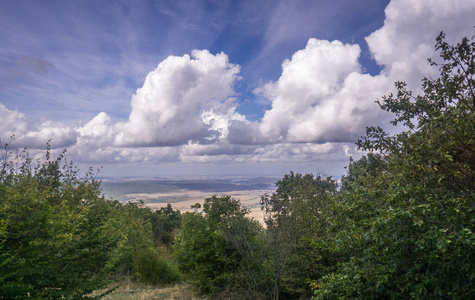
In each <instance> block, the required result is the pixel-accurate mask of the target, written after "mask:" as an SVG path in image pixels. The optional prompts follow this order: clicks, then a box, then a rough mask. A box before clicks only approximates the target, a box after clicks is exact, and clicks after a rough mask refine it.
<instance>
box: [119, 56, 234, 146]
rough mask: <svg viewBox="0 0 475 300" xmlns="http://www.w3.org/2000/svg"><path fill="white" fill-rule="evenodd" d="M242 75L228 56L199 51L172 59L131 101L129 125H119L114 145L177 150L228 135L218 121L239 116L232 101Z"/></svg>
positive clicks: (162, 66) (152, 75) (161, 64)
mask: <svg viewBox="0 0 475 300" xmlns="http://www.w3.org/2000/svg"><path fill="white" fill-rule="evenodd" d="M238 72H239V66H237V65H233V64H230V63H229V61H228V57H227V56H226V55H225V54H224V53H219V54H217V55H212V54H211V53H209V51H207V50H203V51H197V50H195V51H193V52H192V57H190V56H188V55H184V56H182V57H176V56H171V57H168V58H167V59H166V60H164V61H163V62H162V63H160V64H159V65H158V67H157V69H156V70H155V71H153V72H151V73H149V74H148V76H147V78H146V79H145V83H144V85H143V87H142V88H140V89H138V90H137V93H136V94H135V95H134V96H133V97H132V103H131V105H132V111H131V113H130V117H129V120H128V122H125V123H120V124H117V126H116V131H117V135H116V137H115V144H116V145H118V146H176V145H183V144H186V143H188V141H190V140H193V141H199V142H201V143H205V142H213V141H216V139H217V138H219V137H220V136H221V135H222V133H223V132H222V131H223V130H225V129H224V128H223V127H222V126H220V125H221V123H220V121H219V120H220V119H221V120H222V119H223V118H220V117H219V116H221V115H225V116H228V118H229V117H232V115H234V111H233V105H234V104H233V103H232V102H233V99H232V98H231V97H232V96H233V95H234V93H235V92H234V89H233V84H234V82H235V81H236V79H237V78H238V77H237V74H238ZM213 115H216V117H214V118H213V117H212V116H213ZM210 116H211V117H210ZM222 125H223V126H226V125H227V124H226V123H225V122H224V123H222Z"/></svg>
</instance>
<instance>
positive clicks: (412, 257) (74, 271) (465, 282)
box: [0, 34, 475, 299]
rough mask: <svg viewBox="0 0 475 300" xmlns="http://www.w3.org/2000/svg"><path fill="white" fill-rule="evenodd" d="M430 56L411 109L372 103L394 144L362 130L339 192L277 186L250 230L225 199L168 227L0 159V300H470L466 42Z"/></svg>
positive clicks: (472, 141)
mask: <svg viewBox="0 0 475 300" xmlns="http://www.w3.org/2000/svg"><path fill="white" fill-rule="evenodd" d="M436 49H437V50H439V51H440V53H441V58H442V59H443V63H441V64H437V63H435V62H432V64H433V65H434V67H438V68H439V70H440V77H438V78H437V79H430V78H427V79H424V80H423V84H422V91H423V93H422V94H421V95H419V96H414V95H412V94H411V92H410V91H408V90H407V89H406V86H405V84H404V83H402V82H399V83H397V84H396V87H397V93H396V94H395V95H389V96H386V97H383V99H382V101H380V102H379V105H380V106H381V108H382V109H384V110H387V111H389V112H392V113H393V114H394V115H395V119H394V121H393V124H394V125H399V126H400V128H405V130H400V133H398V134H390V133H388V132H385V131H384V130H383V129H381V128H379V127H376V128H375V127H370V128H368V129H367V133H366V135H365V136H364V137H362V139H361V140H359V141H358V143H357V145H358V146H359V148H360V149H362V150H365V151H367V153H368V154H367V155H366V156H364V157H362V158H361V159H359V160H356V161H350V164H349V166H348V168H347V174H346V175H345V176H343V177H342V179H341V182H337V181H336V180H334V179H332V178H331V177H324V176H316V177H315V176H313V175H311V174H307V175H301V174H294V173H292V172H291V173H290V174H287V175H285V176H284V177H283V178H282V179H281V180H279V181H278V182H277V183H276V187H277V189H276V192H275V193H273V194H272V195H264V196H263V197H262V199H261V207H262V210H263V214H264V224H261V223H259V222H258V221H256V220H253V219H250V218H248V217H247V214H248V210H247V209H246V208H243V207H242V206H241V205H240V203H239V201H238V200H235V199H232V198H230V197H228V196H221V197H216V196H215V197H211V198H208V199H206V200H205V202H204V205H203V206H202V207H201V205H199V204H197V205H194V206H192V208H193V210H194V211H193V212H187V213H184V214H180V212H179V211H174V210H173V209H172V208H171V206H168V207H166V208H163V209H161V210H158V211H156V212H154V211H152V210H150V209H149V208H147V207H145V206H144V205H142V204H141V203H135V204H134V203H129V204H125V205H123V204H121V203H119V202H117V201H108V200H105V199H103V197H101V192H100V188H99V186H100V183H99V182H98V181H97V180H96V179H95V176H94V174H93V172H89V173H88V174H87V175H86V176H85V177H81V178H79V177H78V172H77V170H76V169H75V168H74V166H73V165H72V164H66V163H64V157H63V156H60V157H58V158H56V159H54V160H52V159H51V158H50V157H49V151H47V157H46V162H44V163H35V166H33V164H32V162H31V160H30V159H29V158H28V156H27V152H22V151H20V152H16V154H15V153H11V152H8V151H3V152H2V153H3V156H4V157H3V164H2V170H1V173H0V201H1V202H0V220H1V221H0V222H1V223H0V251H1V252H0V295H2V297H3V298H5V299H10V298H14V297H17V298H22V297H23V298H26V297H32V298H36V299H42V298H44V299H49V298H80V297H85V296H88V295H90V293H91V292H92V291H94V290H98V289H102V288H105V287H109V288H111V287H113V285H112V286H111V285H110V283H111V282H116V281H118V279H120V278H123V277H124V276H130V277H131V278H132V279H133V280H137V281H142V282H148V283H152V284H164V283H172V282H179V281H181V280H182V279H184V280H186V281H187V282H189V283H190V284H191V285H192V286H193V287H194V288H196V289H197V290H199V291H200V292H201V293H203V294H204V295H208V296H209V297H210V298H215V299H279V298H280V299H299V298H314V299H413V298H414V299H475V251H474V249H475V234H474V232H475V228H474V226H475V211H474V210H475V135H474V133H475V112H474V111H475V96H474V94H475V91H474V88H475V81H474V79H473V76H474V74H475V43H474V42H473V41H471V40H469V39H463V40H462V41H461V42H460V43H459V44H457V45H454V46H452V45H449V44H447V43H446V42H445V40H444V35H443V34H441V35H440V36H439V37H438V38H437V43H436ZM401 125H403V126H401ZM109 291H110V290H109ZM105 292H106V293H107V292H108V291H107V290H106V291H105Z"/></svg>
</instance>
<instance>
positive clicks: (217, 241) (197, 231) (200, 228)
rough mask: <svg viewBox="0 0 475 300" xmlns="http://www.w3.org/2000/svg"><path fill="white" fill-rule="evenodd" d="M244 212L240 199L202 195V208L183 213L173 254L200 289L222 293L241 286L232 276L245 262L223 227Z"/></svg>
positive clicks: (241, 283) (232, 291) (237, 289)
mask: <svg viewBox="0 0 475 300" xmlns="http://www.w3.org/2000/svg"><path fill="white" fill-rule="evenodd" d="M246 213H247V211H246V210H245V209H242V208H241V205H240V202H239V200H235V199H232V198H231V197H229V196H222V197H216V196H213V197H211V198H207V199H205V202H204V205H203V211H202V212H188V213H185V214H184V215H183V224H182V228H181V230H180V232H179V233H178V235H177V237H176V240H175V244H174V256H175V258H176V259H177V261H178V264H179V267H180V270H181V271H182V272H183V273H184V274H185V277H186V278H187V279H188V280H189V281H190V282H191V283H192V284H193V285H194V286H195V287H196V288H198V289H199V290H200V291H201V292H203V293H208V294H211V295H214V296H216V297H218V296H221V297H225V295H228V296H229V295H231V294H233V293H234V294H235V293H236V292H237V291H240V290H242V285H243V284H245V282H244V281H240V280H235V279H236V276H235V275H236V274H237V271H238V270H241V269H242V268H243V266H244V265H245V262H244V259H243V257H242V255H241V254H240V253H239V251H237V250H236V248H235V247H234V246H233V244H232V243H231V242H230V241H229V239H227V237H226V233H225V231H226V230H227V229H228V224H230V223H229V222H231V220H236V219H240V220H242V219H243V218H244V216H245V214H246ZM233 278H234V280H233ZM241 279H242V278H241Z"/></svg>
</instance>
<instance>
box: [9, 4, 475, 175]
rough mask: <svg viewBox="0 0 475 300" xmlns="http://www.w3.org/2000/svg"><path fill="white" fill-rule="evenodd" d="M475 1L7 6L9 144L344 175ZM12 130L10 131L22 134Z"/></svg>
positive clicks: (134, 159)
mask: <svg viewBox="0 0 475 300" xmlns="http://www.w3.org/2000/svg"><path fill="white" fill-rule="evenodd" d="M474 16H475V1H473V0H451V1H447V0H425V1H420V0H391V1H387V0H357V1H356V0H355V1H354V0H352V1H350V0H333V1H324V0H281V1H280V0H276V1H270V0H241V1H237V0H236V1H231V0H229V1H226V0H196V1H185V0H163V1H158V0H157V1H146V0H138V1H132V0H130V1H125V0H124V1H112V0H110V1H108V0H103V1H92V0H82V1H62V0H58V1H52V0H51V1H50V0H44V1H33V0H32V1H15V0H1V1H0V138H1V141H2V143H6V142H8V143H10V144H11V147H12V148H23V147H27V148H28V149H30V153H31V155H32V156H33V157H34V158H40V157H41V156H44V149H45V148H46V143H47V141H48V140H51V141H50V144H51V147H52V148H53V150H54V151H56V153H57V152H58V151H61V150H62V149H67V158H68V159H69V160H72V161H74V162H76V164H78V165H79V166H80V167H81V168H88V167H89V166H92V167H93V168H99V167H102V168H103V169H102V176H104V177H114V176H167V175H170V176H196V175H201V176H205V175H210V176H217V175H248V176H264V175H271V176H283V175H284V174H286V173H288V172H289V171H291V170H292V171H294V172H300V173H313V174H323V175H332V176H334V177H339V176H341V175H342V174H344V172H345V169H344V167H345V166H346V165H347V164H348V162H349V159H350V156H351V157H353V158H359V157H360V156H361V155H363V153H362V152H361V151H359V150H358V149H357V147H356V145H355V142H356V141H357V139H358V138H359V137H361V136H362V135H364V132H365V128H366V127H367V126H382V127H383V128H385V129H387V130H389V131H394V130H398V129H394V128H390V126H389V125H388V124H389V121H390V120H391V115H389V114H388V113H385V112H384V111H381V110H380V108H379V106H378V105H377V104H376V103H375V101H377V100H380V99H381V98H382V96H383V95H387V94H389V93H391V92H393V91H394V82H395V81H405V82H407V83H408V86H409V88H410V89H412V90H413V91H414V92H415V93H417V92H418V91H420V85H421V79H422V78H423V77H427V76H432V77H436V76H437V69H436V68H434V67H431V66H430V65H429V63H428V62H427V58H430V57H432V58H435V59H436V61H437V59H438V61H440V58H439V57H438V54H437V53H436V52H435V50H434V44H435V38H436V36H437V35H438V33H439V32H440V31H444V32H445V33H446V36H447V41H448V42H450V43H456V42H457V41H460V40H461V38H462V37H465V36H467V37H472V36H474V35H475V30H474V25H475V22H474V21H473V20H474V18H473V17H474ZM12 136H14V139H13V140H12V139H11V137H12Z"/></svg>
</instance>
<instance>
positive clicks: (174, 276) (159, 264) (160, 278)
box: [134, 248, 182, 284]
mask: <svg viewBox="0 0 475 300" xmlns="http://www.w3.org/2000/svg"><path fill="white" fill-rule="evenodd" d="M134 273H135V274H134V277H135V278H134V279H135V280H137V281H140V282H143V283H148V284H168V283H178V282H181V281H182V275H181V273H180V271H179V269H178V266H177V265H176V264H175V262H174V261H173V260H170V259H166V258H165V257H163V256H160V254H159V253H158V252H157V251H156V250H154V249H151V248H148V249H144V250H142V251H139V253H138V254H137V257H136V258H135V259H134Z"/></svg>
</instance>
